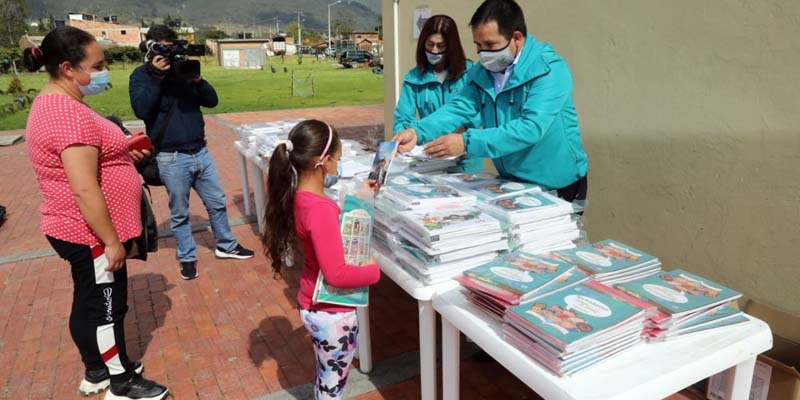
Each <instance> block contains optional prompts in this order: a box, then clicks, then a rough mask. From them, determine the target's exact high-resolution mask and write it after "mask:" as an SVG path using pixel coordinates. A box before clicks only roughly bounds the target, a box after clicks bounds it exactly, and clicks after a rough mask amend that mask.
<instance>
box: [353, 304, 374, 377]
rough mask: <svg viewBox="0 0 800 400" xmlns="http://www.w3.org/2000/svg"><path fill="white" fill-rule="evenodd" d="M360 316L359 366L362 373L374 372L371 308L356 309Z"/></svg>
mask: <svg viewBox="0 0 800 400" xmlns="http://www.w3.org/2000/svg"><path fill="white" fill-rule="evenodd" d="M356 313H357V314H358V353H357V354H358V365H359V368H358V369H360V370H361V372H363V373H365V374H368V373H370V372H372V336H371V333H370V330H369V307H360V308H357V309H356Z"/></svg>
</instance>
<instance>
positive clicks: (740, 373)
mask: <svg viewBox="0 0 800 400" xmlns="http://www.w3.org/2000/svg"><path fill="white" fill-rule="evenodd" d="M755 368H756V358H755V357H753V358H750V359H747V360H745V361H742V362H741V363H739V364H737V365H736V366H735V367H733V368H731V369H730V370H728V371H724V372H722V373H730V377H731V380H730V383H729V386H728V393H727V396H726V397H725V398H727V399H729V400H747V399H748V398H749V397H750V385H751V384H752V383H753V371H754V370H755Z"/></svg>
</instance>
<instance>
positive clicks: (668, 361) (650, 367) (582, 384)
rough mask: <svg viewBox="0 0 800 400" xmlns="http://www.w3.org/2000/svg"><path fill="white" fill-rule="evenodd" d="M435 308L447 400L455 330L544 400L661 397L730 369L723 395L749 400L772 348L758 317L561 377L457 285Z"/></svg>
mask: <svg viewBox="0 0 800 400" xmlns="http://www.w3.org/2000/svg"><path fill="white" fill-rule="evenodd" d="M433 307H434V309H435V310H436V311H437V312H439V314H441V316H442V359H443V361H442V369H443V373H442V389H443V395H444V400H455V399H458V398H459V362H460V358H459V346H460V341H459V339H460V332H464V334H465V335H467V336H468V337H469V338H470V339H472V340H473V341H474V342H475V343H476V344H477V345H478V346H480V347H481V348H482V349H483V350H484V351H486V352H487V353H488V354H489V355H491V356H492V357H493V358H494V359H495V360H497V361H498V362H499V363H500V364H502V365H503V366H504V367H505V368H507V369H508V370H509V371H511V373H513V374H514V375H515V376H516V377H517V378H519V379H520V380H521V381H522V382H523V383H525V384H526V385H528V386H529V387H530V388H531V389H533V390H534V391H535V392H536V393H537V394H539V395H540V396H542V397H544V398H545V399H558V400H562V399H564V400H566V399H576V400H577V399H581V400H601V399H602V400H611V399H614V400H623V399H630V400H647V399H662V398H664V397H667V396H669V395H671V394H673V393H676V392H678V391H680V390H682V389H684V388H686V387H688V386H691V385H692V384H694V383H695V382H698V381H700V380H702V379H704V378H707V377H709V376H711V375H715V374H717V373H720V372H723V371H726V370H728V369H732V370H733V371H732V373H731V374H730V376H732V377H733V379H730V380H729V382H728V394H729V396H728V397H727V398H728V399H730V400H746V399H747V398H748V396H749V392H750V383H751V381H752V378H753V369H754V367H755V362H756V356H757V355H758V354H760V353H762V352H764V351H766V350H769V349H770V348H771V347H772V333H771V332H770V329H769V326H767V324H765V323H764V322H763V321H760V320H758V319H756V318H752V317H750V319H751V321H750V322H746V323H744V324H741V325H738V326H732V327H729V328H723V329H718V330H716V331H709V332H704V333H699V334H696V335H693V336H687V337H684V338H676V339H673V340H670V341H665V342H660V343H640V344H639V345H637V346H635V347H634V348H632V349H630V350H628V351H626V352H624V353H621V354H619V355H618V356H616V357H613V358H611V359H609V360H607V361H605V362H603V363H601V364H598V365H596V366H594V367H592V368H590V369H588V370H586V371H583V372H579V373H577V374H576V375H574V376H569V377H558V376H556V375H554V374H552V373H551V372H549V371H548V370H546V369H544V368H543V367H542V366H540V365H539V364H538V363H536V362H535V361H533V360H532V359H531V358H529V357H528V356H526V355H525V354H523V353H522V352H520V351H519V350H517V349H516V348H515V347H513V346H512V345H510V344H509V343H508V342H506V341H505V340H504V339H503V334H502V331H501V326H500V324H499V322H497V321H496V320H494V319H492V318H491V317H490V316H489V315H488V314H486V313H485V312H484V311H482V310H480V309H478V308H477V307H476V306H475V305H473V304H472V303H470V302H469V300H467V299H466V298H465V297H464V294H463V293H462V292H461V290H460V289H453V290H449V291H447V292H443V293H439V294H438V295H437V296H435V297H434V299H433Z"/></svg>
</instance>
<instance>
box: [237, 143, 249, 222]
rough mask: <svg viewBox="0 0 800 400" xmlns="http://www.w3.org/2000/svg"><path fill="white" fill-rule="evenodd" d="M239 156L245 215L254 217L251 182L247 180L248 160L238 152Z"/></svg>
mask: <svg viewBox="0 0 800 400" xmlns="http://www.w3.org/2000/svg"><path fill="white" fill-rule="evenodd" d="M236 154H238V155H239V170H240V171H241V175H242V201H244V214H245V215H247V216H252V215H253V210H252V209H251V207H250V180H249V179H248V178H247V158H246V157H245V156H244V155H243V154H242V153H239V152H238V151H237V152H236Z"/></svg>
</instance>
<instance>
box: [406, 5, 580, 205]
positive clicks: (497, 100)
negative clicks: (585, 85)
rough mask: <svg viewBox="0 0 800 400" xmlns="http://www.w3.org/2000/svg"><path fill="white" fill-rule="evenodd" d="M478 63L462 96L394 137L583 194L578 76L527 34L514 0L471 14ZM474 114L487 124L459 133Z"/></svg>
mask: <svg viewBox="0 0 800 400" xmlns="http://www.w3.org/2000/svg"><path fill="white" fill-rule="evenodd" d="M470 26H471V27H472V36H473V40H474V42H475V45H476V46H477V48H478V54H479V56H480V66H475V67H473V68H472V69H470V70H469V72H468V81H467V84H466V85H465V87H464V88H463V89H462V91H461V93H460V95H459V96H458V97H456V98H455V99H452V100H451V101H449V102H448V103H447V104H446V105H444V106H443V107H442V108H440V109H439V110H437V111H436V112H434V113H433V114H431V115H430V116H428V117H426V118H423V119H421V120H419V121H415V122H413V123H412V125H411V127H410V128H409V129H406V130H403V131H402V132H400V133H398V134H397V136H396V137H395V141H397V142H399V145H400V146H399V150H400V151H409V150H410V149H411V148H413V147H414V146H415V145H416V144H417V142H422V143H427V145H426V146H425V151H426V152H427V153H428V154H429V155H432V156H435V157H449V156H455V155H460V154H464V153H466V154H467V155H468V156H471V157H488V158H491V159H492V161H493V162H494V165H495V167H496V168H497V170H498V172H499V173H500V175H501V176H503V177H507V178H510V179H515V180H521V181H525V182H531V183H535V184H538V185H541V186H542V187H544V188H546V189H549V190H557V191H558V194H559V196H560V197H562V198H564V199H565V200H568V201H574V200H585V199H586V192H587V179H586V171H587V167H588V159H587V156H586V153H585V152H584V150H583V145H582V144H581V137H580V131H579V129H578V118H577V113H576V111H575V104H574V102H573V99H572V75H571V73H570V71H569V68H568V67H567V64H566V62H565V61H564V59H563V58H561V56H559V55H558V54H556V52H555V51H554V50H553V48H552V47H551V46H550V45H549V44H546V43H540V42H537V41H536V39H534V37H533V36H531V35H528V33H527V28H526V27H525V17H524V15H523V13H522V9H521V8H520V7H519V5H518V4H517V3H516V2H515V1H514V0H486V1H484V2H483V4H481V6H480V7H478V10H477V11H475V14H474V15H473V16H472V20H471V21H470ZM475 115H480V116H481V122H482V127H481V128H471V129H467V130H466V131H465V132H463V133H450V132H454V131H455V130H456V129H457V128H458V127H460V126H462V125H466V124H467V123H468V122H469V121H470V119H471V118H473V117H474V116H475Z"/></svg>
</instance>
